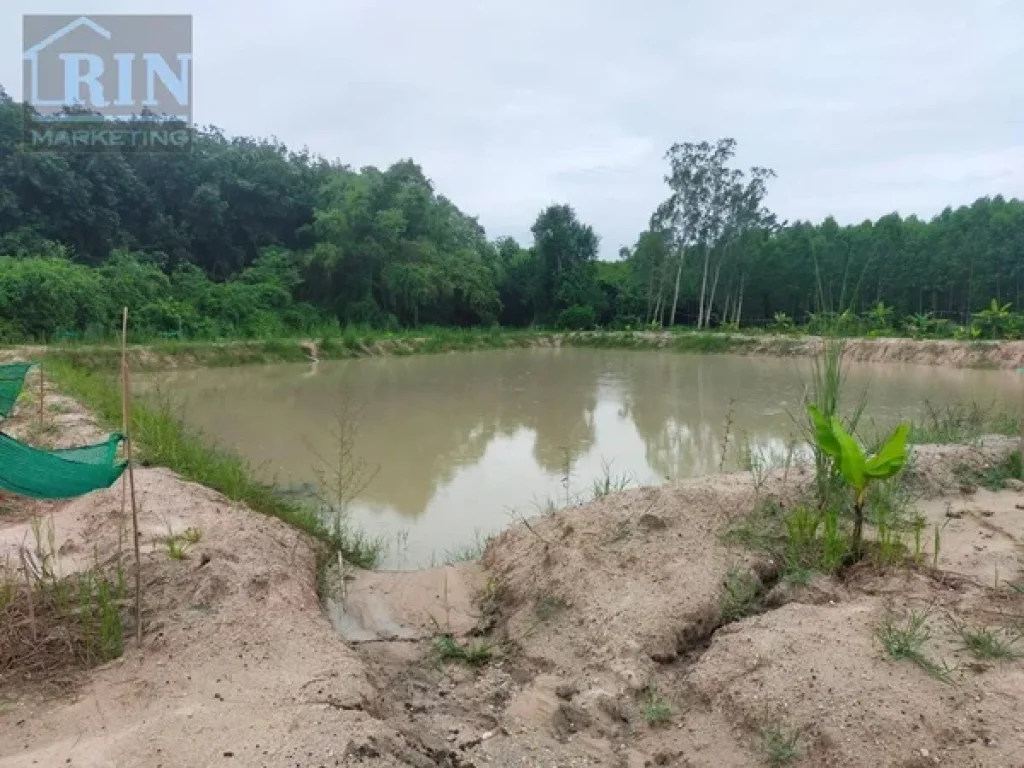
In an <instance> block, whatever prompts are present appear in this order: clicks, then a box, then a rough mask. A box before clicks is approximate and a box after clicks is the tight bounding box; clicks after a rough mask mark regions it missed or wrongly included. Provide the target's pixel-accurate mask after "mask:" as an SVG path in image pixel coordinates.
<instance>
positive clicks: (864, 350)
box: [635, 332, 1024, 370]
mask: <svg viewBox="0 0 1024 768" xmlns="http://www.w3.org/2000/svg"><path fill="white" fill-rule="evenodd" d="M635 335H636V336H639V337H641V338H643V339H644V340H645V341H647V342H648V343H653V344H654V345H655V346H663V347H671V346H672V345H673V343H674V341H675V338H676V337H675V336H673V334H671V333H667V332H642V333H638V334H635ZM733 338H735V339H741V340H743V341H744V342H746V343H745V344H738V345H736V348H735V350H733V351H734V352H735V353H737V354H742V355H767V356H782V357H789V356H793V355H796V356H804V357H809V356H812V355H816V354H818V352H819V351H820V349H821V340H820V339H819V338H817V337H814V336H771V335H765V336H744V335H743V334H735V335H734V336H733ZM846 360H847V361H849V362H860V363H909V364H912V365H942V366H945V367H947V368H998V369H1005V370H1014V369H1017V368H1021V367H1024V341H955V340H953V339H932V340H921V341H918V340H915V339H847V341H846Z"/></svg>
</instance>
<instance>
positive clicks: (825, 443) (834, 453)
mask: <svg viewBox="0 0 1024 768" xmlns="http://www.w3.org/2000/svg"><path fill="white" fill-rule="evenodd" d="M807 412H808V413H809V414H811V421H812V422H813V423H814V437H815V439H816V440H817V441H818V448H819V449H820V450H821V451H823V452H824V453H827V454H828V455H829V456H831V457H832V458H834V459H836V460H839V458H840V456H841V455H842V452H843V451H842V448H841V447H840V445H839V443H838V442H837V441H836V437H835V435H834V434H832V427H831V425H830V424H829V423H828V419H826V418H825V416H824V415H823V414H822V412H821V411H820V410H818V406H816V405H808V406H807Z"/></svg>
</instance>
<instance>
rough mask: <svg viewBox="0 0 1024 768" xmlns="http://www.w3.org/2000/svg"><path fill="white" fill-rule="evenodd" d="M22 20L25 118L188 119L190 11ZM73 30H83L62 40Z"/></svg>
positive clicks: (92, 119)
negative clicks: (27, 109) (30, 111)
mask: <svg viewBox="0 0 1024 768" xmlns="http://www.w3.org/2000/svg"><path fill="white" fill-rule="evenodd" d="M23 24H24V26H23V45H22V49H23V52H22V67H23V81H24V91H23V92H24V94H25V101H26V104H27V105H28V106H30V107H32V108H33V109H34V110H35V115H34V117H33V120H35V121H37V122H76V121H90V122H96V121H97V120H99V121H102V122H110V121H140V120H141V121H149V122H174V121H177V122H186V123H191V107H192V103H191V102H192V67H191V64H192V17H191V16H184V15H178V16H175V15H97V16H91V17H90V16H72V15H29V14H26V15H25V16H24V17H23ZM58 25H59V26H58ZM54 26H58V28H57V29H56V30H54ZM79 30H88V37H82V36H76V38H75V40H74V41H71V40H68V37H69V35H72V34H74V33H76V32H78V31H79ZM61 41H65V45H64V46H61V45H60V43H61ZM55 97H57V98H55ZM82 109H84V110H86V112H85V113H82V112H81V110H82Z"/></svg>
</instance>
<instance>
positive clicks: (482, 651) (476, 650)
mask: <svg viewBox="0 0 1024 768" xmlns="http://www.w3.org/2000/svg"><path fill="white" fill-rule="evenodd" d="M434 653H435V654H436V656H437V659H438V661H441V662H446V661H461V662H463V663H465V664H469V665H470V666H473V667H479V666H483V665H484V664H487V663H489V662H490V661H491V660H492V659H493V658H494V646H492V645H491V644H490V643H486V642H480V643H467V644H465V645H463V644H462V643H460V642H459V641H458V640H456V639H455V638H454V637H453V636H452V635H450V634H441V635H437V636H436V637H435V638H434Z"/></svg>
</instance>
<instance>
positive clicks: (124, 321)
mask: <svg viewBox="0 0 1024 768" xmlns="http://www.w3.org/2000/svg"><path fill="white" fill-rule="evenodd" d="M121 418H122V420H123V429H124V432H123V434H124V451H125V458H126V459H127V460H128V488H129V490H130V493H131V499H132V541H133V543H134V544H135V641H136V642H137V643H138V644H139V645H142V556H141V554H140V553H139V512H138V508H137V507H136V505H135V473H134V471H133V470H132V406H131V377H130V376H129V374H128V307H125V308H124V313H123V314H122V315H121Z"/></svg>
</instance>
